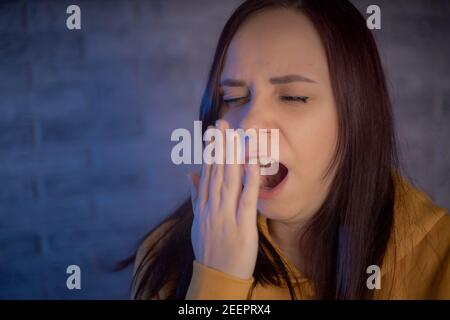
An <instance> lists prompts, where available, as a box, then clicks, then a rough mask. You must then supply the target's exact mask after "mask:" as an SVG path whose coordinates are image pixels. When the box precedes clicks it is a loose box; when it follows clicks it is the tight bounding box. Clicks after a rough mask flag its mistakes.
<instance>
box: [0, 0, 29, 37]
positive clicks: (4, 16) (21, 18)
mask: <svg viewBox="0 0 450 320" xmlns="http://www.w3.org/2000/svg"><path fill="white" fill-rule="evenodd" d="M25 24H26V7H25V1H17V0H15V1H2V2H1V3H0V32H24V31H25Z"/></svg>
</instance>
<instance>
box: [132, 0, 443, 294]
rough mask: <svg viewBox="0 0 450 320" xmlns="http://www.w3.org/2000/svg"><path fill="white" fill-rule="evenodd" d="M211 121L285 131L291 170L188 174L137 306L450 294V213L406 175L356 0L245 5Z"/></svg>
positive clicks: (146, 245) (146, 263)
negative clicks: (187, 189)
mask: <svg viewBox="0 0 450 320" xmlns="http://www.w3.org/2000/svg"><path fill="white" fill-rule="evenodd" d="M200 119H201V120H202V121H203V130H204V131H205V130H206V129H207V127H209V126H211V125H215V124H216V120H218V119H220V121H218V122H217V124H216V127H217V128H218V129H220V130H225V129H226V128H228V127H229V128H242V129H249V128H255V129H261V128H268V129H272V128H276V129H279V137H280V139H279V140H280V141H279V143H280V159H279V165H280V170H279V171H278V174H277V175H276V176H275V177H273V178H267V177H265V176H260V174H259V167H258V165H246V166H242V165H232V164H231V165H229V164H225V165H220V164H212V165H203V168H202V173H201V176H198V175H196V174H191V175H190V179H191V181H192V192H191V199H189V200H187V201H186V202H185V203H184V204H183V205H182V206H181V207H180V208H179V209H178V210H176V211H175V212H174V214H172V215H171V216H170V217H168V218H167V219H165V220H164V221H163V222H162V223H161V224H160V225H158V226H157V227H156V228H154V230H152V231H151V232H150V233H149V235H148V236H147V237H146V238H145V240H144V241H143V243H142V244H141V247H140V249H139V250H138V252H137V256H136V268H135V278H134V283H133V294H134V297H135V298H139V299H402V298H407V299H433V298H438V299H440V298H450V270H449V265H450V218H449V217H448V215H447V212H446V210H444V209H442V208H439V207H438V206H436V205H434V204H433V203H432V202H431V200H430V199H429V198H428V197H427V196H426V195H425V194H424V193H422V192H420V191H419V190H417V189H415V188H414V187H413V186H412V185H411V184H409V183H408V182H407V181H406V180H404V179H403V178H402V177H401V175H400V174H399V171H398V166H397V161H396V150H395V138H394V136H395V135H394V131H393V122H392V116H391V106H390V102H389V97H388V92H387V89H386V83H385V78H384V74H383V70H382V67H381V63H380V60H379V56H378V53H377V48H376V45H375V42H374V39H373V37H372V35H371V33H370V31H369V30H368V29H367V27H366V24H365V20H364V18H363V17H362V15H361V14H360V13H359V12H358V11H357V9H356V8H354V7H353V5H352V4H350V3H349V2H348V1H345V0H343V1H318V0H304V1H298V0H282V1H279V0H248V1H246V2H244V3H243V4H242V5H241V6H240V7H239V8H238V9H237V10H236V11H235V12H234V14H233V15H232V16H231V17H230V19H229V20H228V22H227V23H226V25H225V27H224V30H223V31H222V34H221V36H220V39H219V42H218V46H217V49H216V53H215V57H214V61H213V64H212V68H211V72H210V75H209V79H208V83H207V87H206V90H205V93H204V97H203V100H202V104H201V109H200ZM377 266H378V267H379V273H378V274H376V273H375V279H376V280H375V281H374V282H371V281H372V280H373V279H372V280H371V279H370V276H371V275H372V271H370V270H375V272H376V271H377ZM373 268H375V269H373ZM368 272H369V273H368ZM377 277H378V278H377ZM371 284H372V285H371Z"/></svg>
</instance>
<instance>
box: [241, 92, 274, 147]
mask: <svg viewBox="0 0 450 320" xmlns="http://www.w3.org/2000/svg"><path fill="white" fill-rule="evenodd" d="M275 123H276V117H275V115H274V114H273V112H271V110H270V106H269V105H267V102H265V101H263V100H261V99H260V100H259V101H258V100H254V101H251V102H249V103H248V104H247V105H246V106H245V108H243V109H242V111H241V115H240V119H239V125H238V127H239V129H242V130H244V131H245V132H247V130H249V129H253V130H255V131H253V130H252V131H253V132H254V133H255V134H256V136H255V137H254V141H253V142H254V144H252V143H250V140H248V139H246V140H245V143H244V145H245V154H246V156H248V155H249V154H255V153H256V154H260V153H261V155H263V156H268V155H271V154H272V152H274V151H272V149H273V148H275V147H277V148H278V140H277V141H272V140H273V138H274V137H272V130H271V129H278V128H277V126H276V125H275ZM277 137H278V135H277ZM275 144H276V146H275Z"/></svg>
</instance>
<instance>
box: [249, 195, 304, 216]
mask: <svg viewBox="0 0 450 320" xmlns="http://www.w3.org/2000/svg"><path fill="white" fill-rule="evenodd" d="M300 211H301V209H298V210H296V209H295V208H293V207H292V200H290V201H289V200H282V199H271V200H258V212H259V213H260V214H261V215H263V216H264V217H266V218H267V219H271V220H291V219H292V218H295V217H296V216H298V214H299V212H300Z"/></svg>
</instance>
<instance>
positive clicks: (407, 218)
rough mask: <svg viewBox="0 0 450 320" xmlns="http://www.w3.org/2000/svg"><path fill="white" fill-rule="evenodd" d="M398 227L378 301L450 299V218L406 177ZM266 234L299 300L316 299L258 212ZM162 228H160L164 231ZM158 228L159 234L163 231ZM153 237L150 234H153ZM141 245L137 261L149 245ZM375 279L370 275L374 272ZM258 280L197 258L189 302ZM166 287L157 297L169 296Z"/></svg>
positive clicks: (400, 186)
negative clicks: (296, 282) (285, 266)
mask: <svg viewBox="0 0 450 320" xmlns="http://www.w3.org/2000/svg"><path fill="white" fill-rule="evenodd" d="M395 184H396V185H395V188H396V198H395V203H394V217H393V229H392V232H391V235H390V239H389V241H388V244H387V249H386V253H385V257H384V259H383V263H382V265H381V266H380V268H381V272H380V273H381V283H380V284H381V288H380V289H374V291H375V292H374V296H373V298H374V299H450V216H449V215H448V211H447V210H446V209H444V208H441V207H439V206H437V205H435V204H434V203H433V202H432V201H431V200H430V198H429V197H428V196H427V195H426V194H425V193H423V192H421V191H420V190H418V189H416V188H415V187H413V186H412V185H411V184H410V183H408V182H406V180H404V179H402V178H401V179H399V180H398V181H396V183H395ZM258 224H259V227H260V230H261V232H263V233H264V235H265V236H266V237H267V239H268V240H269V241H270V242H271V244H272V245H273V246H274V247H275V249H276V250H277V252H278V253H279V254H280V256H281V257H282V258H283V259H284V261H285V262H286V263H287V264H288V267H289V269H291V270H292V274H291V278H292V279H293V278H294V277H297V279H299V286H298V287H296V288H295V290H296V294H297V297H298V298H299V299H314V288H313V285H312V283H311V281H310V280H309V279H307V278H305V277H303V276H302V274H301V272H300V271H299V270H297V269H296V267H295V266H294V265H293V264H292V263H290V262H289V260H288V259H287V258H286V256H285V255H284V253H283V252H282V251H281V249H280V248H279V246H278V245H277V244H276V243H275V242H274V241H273V239H272V238H271V236H270V233H269V230H268V226H267V220H266V218H265V217H264V216H262V215H259V216H258ZM162 227H163V226H161V227H160V228H159V229H161V228H162ZM159 229H157V230H156V231H155V233H158V230H159ZM151 237H152V236H150V237H149V238H151ZM150 244H151V240H150V241H146V242H145V243H144V244H143V245H142V246H141V248H140V250H139V252H138V255H137V258H136V265H138V264H139V262H140V260H141V259H142V256H143V254H144V253H145V250H146V248H148V246H149V245H150ZM368 277H369V274H368ZM253 281H254V279H253V278H251V279H239V278H236V277H234V276H232V275H229V274H226V273H224V272H222V271H220V270H216V269H213V268H210V267H207V266H205V265H202V264H201V263H199V262H198V261H196V260H194V261H193V274H192V278H191V282H190V285H189V289H188V292H187V295H186V299H187V300H195V299H204V300H214V299H223V300H227V299H242V300H245V299H247V296H248V293H249V291H250V288H251V286H252V283H253ZM169 287H170V285H169V284H168V285H167V286H165V288H163V289H162V290H161V291H160V292H159V294H158V295H157V296H156V297H154V299H164V298H165V296H166V290H168V289H169ZM250 298H251V299H254V300H259V299H260V300H265V299H270V300H284V299H286V300H289V299H291V297H290V294H289V290H288V288H287V286H286V285H283V286H281V287H276V286H262V285H260V284H257V285H256V287H255V288H254V289H253V291H252V292H251V296H250Z"/></svg>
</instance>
